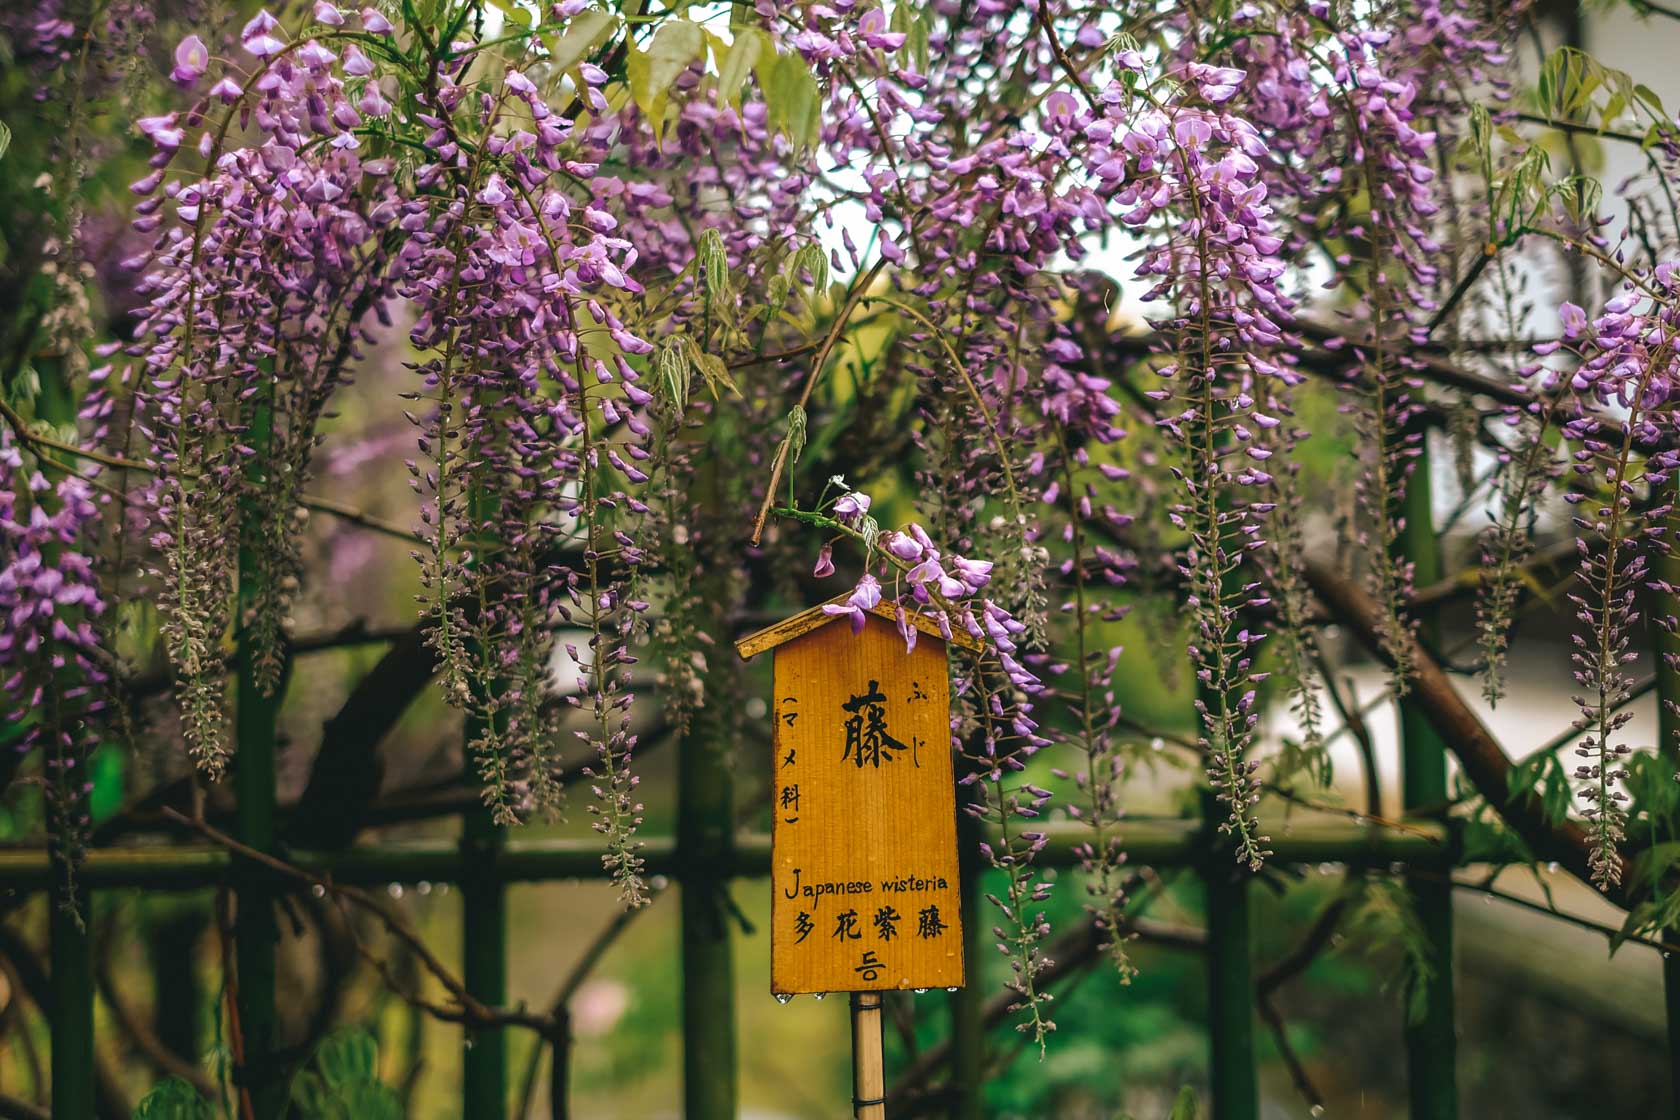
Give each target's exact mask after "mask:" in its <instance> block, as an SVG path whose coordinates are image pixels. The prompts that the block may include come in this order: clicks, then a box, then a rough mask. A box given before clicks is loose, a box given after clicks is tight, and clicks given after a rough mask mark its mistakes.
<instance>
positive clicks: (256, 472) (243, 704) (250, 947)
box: [233, 401, 288, 1120]
mask: <svg viewBox="0 0 1680 1120" xmlns="http://www.w3.org/2000/svg"><path fill="white" fill-rule="evenodd" d="M273 426H274V412H273V409H272V407H271V405H270V404H269V403H268V402H267V401H264V402H262V403H260V404H258V405H257V406H256V408H255V409H254V412H253V417H252V421H251V429H250V432H249V434H248V439H249V440H250V444H251V446H252V447H253V448H255V449H256V454H254V455H252V456H251V457H250V458H249V460H248V461H247V465H246V468H245V477H246V480H247V481H248V482H250V483H252V484H253V485H254V486H260V485H262V483H263V471H264V470H265V469H266V467H267V463H268V454H267V453H268V450H269V448H270V447H271V446H272V443H273V431H274V427H273ZM239 521H240V525H239V591H238V600H237V602H238V609H239V613H238V619H239V623H238V625H239V642H238V665H237V669H238V682H237V685H236V693H235V704H236V715H235V724H234V734H235V738H236V741H237V753H236V755H235V757H234V766H233V786H234V793H235V795H236V797H237V800H238V804H237V808H236V815H235V829H234V831H235V833H236V834H237V836H238V838H239V840H240V842H241V843H244V844H246V845H249V846H250V847H252V848H255V849H257V850H258V851H262V852H272V851H273V850H274V846H275V826H274V821H275V789H274V779H275V768H274V750H275V739H276V737H275V723H276V719H277V717H278V714H279V709H280V690H279V688H278V687H277V688H276V689H275V691H274V692H273V693H272V694H265V693H264V691H263V689H262V686H261V684H260V683H259V681H258V676H257V660H258V658H259V657H260V655H261V653H262V652H263V651H261V650H258V649H256V648H255V645H254V643H253V641H252V637H251V630H250V627H249V626H247V625H246V617H245V616H246V612H247V611H248V610H249V609H251V608H252V607H253V606H254V604H255V603H256V600H257V591H258V587H257V581H258V580H259V579H261V578H262V565H261V562H260V560H259V558H258V555H259V553H258V549H259V548H260V544H259V541H260V539H261V534H262V524H261V521H262V509H261V505H260V503H258V502H256V501H255V500H253V499H251V498H249V497H247V498H242V499H241V500H240V506H239ZM241 880H242V882H241ZM261 881H262V877H261V876H258V875H256V874H253V873H252V871H251V869H250V868H242V869H240V874H239V876H238V878H236V880H235V883H236V886H237V887H238V893H237V899H238V917H237V920H236V925H235V931H234V933H235V937H234V945H235V955H234V967H235V969H236V970H237V972H238V981H239V984H238V991H239V1001H238V1009H239V1030H240V1036H241V1038H242V1039H243V1042H244V1057H245V1064H244V1068H243V1069H242V1070H240V1071H239V1072H240V1076H241V1077H242V1078H243V1079H244V1081H243V1084H244V1085H245V1087H246V1088H247V1089H249V1091H250V1094H251V1105H252V1109H253V1111H254V1114H255V1120H279V1117H281V1116H282V1115H284V1113H285V1110H286V1103H287V1102H286V1097H287V1091H288V1089H287V1081H288V1078H287V1077H286V1071H285V1070H283V1069H282V1068H281V1067H280V1062H279V1059H278V1057H277V1055H276V1053H275V1052H276V1049H277V1047H278V1039H277V1037H276V1035H277V1029H278V1028H277V1016H276V1010H275V1003H274V985H275V949H276V944H277V942H278V939H279V936H280V933H279V927H278V925H277V923H276V921H275V916H274V896H273V893H272V892H271V891H270V890H267V889H264V888H262V887H260V886H259V885H258V884H259V883H260V882H261Z"/></svg>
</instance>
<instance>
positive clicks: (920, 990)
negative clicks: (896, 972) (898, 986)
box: [916, 988, 928, 996]
mask: <svg viewBox="0 0 1680 1120" xmlns="http://www.w3.org/2000/svg"><path fill="white" fill-rule="evenodd" d="M927 992H928V990H927V989H926V988H917V989H916V994H917V995H919V996H925V995H927Z"/></svg>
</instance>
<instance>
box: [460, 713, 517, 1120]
mask: <svg viewBox="0 0 1680 1120" xmlns="http://www.w3.org/2000/svg"><path fill="white" fill-rule="evenodd" d="M473 737H474V736H473V730H472V728H471V726H470V725H469V727H468V730H467V742H468V744H470V743H471V741H472V739H473ZM466 780H467V781H468V782H476V781H477V780H478V777H477V774H476V773H475V772H474V771H473V766H472V760H471V759H470V758H469V759H468V760H467V777H466ZM505 832H506V830H505V829H502V828H499V827H497V826H496V824H495V823H494V822H492V821H491V819H490V813H489V810H487V809H485V808H483V807H482V806H479V807H476V808H474V809H472V810H471V811H469V812H467V813H466V814H464V815H463V817H462V819H461V867H462V871H463V874H462V877H461V980H462V983H464V984H466V986H467V991H469V992H471V993H472V996H473V998H474V999H476V1000H478V1001H479V1002H480V1003H482V1004H484V1005H486V1006H487V1007H501V1006H502V1005H504V1004H505V1003H507V888H506V887H505V885H504V884H503V883H502V879H501V874H500V869H499V867H498V858H497V857H498V855H499V853H500V851H501V848H502V845H503V843H504V842H505V835H504V834H505ZM461 1100H462V1104H463V1106H464V1107H463V1114H464V1115H466V1116H471V1117H473V1118H474V1120H479V1118H480V1117H482V1118H483V1120H501V1118H502V1117H504V1116H506V1115H507V1034H506V1032H505V1031H503V1030H502V1029H501V1028H500V1027H484V1028H473V1027H468V1028H465V1029H464V1030H463V1032H462V1037H461Z"/></svg>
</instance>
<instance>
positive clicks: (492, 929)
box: [461, 420, 588, 1120]
mask: <svg viewBox="0 0 1680 1120" xmlns="http://www.w3.org/2000/svg"><path fill="white" fill-rule="evenodd" d="M587 422H588V421H587V420H585V423H587ZM493 508H494V507H493V506H492V505H491V503H489V502H488V500H487V499H486V497H485V496H484V494H483V493H482V492H481V491H480V490H479V489H478V488H477V487H474V488H473V489H472V490H471V492H470V493H469V494H468V496H467V516H468V518H469V520H470V521H471V523H472V525H473V531H474V532H475V533H479V532H483V531H484V530H483V528H482V527H483V526H484V525H485V524H486V523H487V522H488V521H489V515H490V514H491V512H492V511H493ZM475 551H476V550H475ZM471 562H472V563H476V559H475V560H474V561H471ZM474 648H475V651H476V649H477V647H476V645H475V647H474ZM474 687H475V688H483V689H489V690H493V693H499V692H500V690H501V684H500V682H497V681H486V682H481V683H479V684H477V685H475V686H474ZM491 719H492V720H495V721H497V723H498V724H499V723H500V722H501V721H502V719H503V717H502V715H501V714H500V713H499V712H498V713H494V714H493V715H492V716H491ZM485 729H486V728H485V725H484V724H483V723H482V722H480V720H479V719H478V718H477V717H473V716H469V717H468V718H467V720H466V722H465V725H464V727H463V729H462V733H461V734H462V738H461V769H462V781H463V783H464V784H465V785H466V786H467V788H469V789H477V788H480V787H481V785H482V781H481V779H480V777H479V773H478V768H477V767H476V766H475V765H474V764H473V742H474V741H475V740H476V739H478V738H479V736H480V735H481V734H482V733H483V732H484V730H485ZM505 832H506V830H505V829H503V828H500V827H498V826H497V824H496V822H495V821H494V820H492V819H491V815H490V810H489V808H488V807H487V806H485V805H484V804H483V803H480V804H478V805H475V806H473V808H471V809H469V810H467V811H466V812H465V813H463V814H461V869H462V871H463V873H464V874H463V877H462V879H461V982H462V983H463V984H465V985H466V988H467V991H468V992H469V993H471V994H472V996H473V998H474V999H476V1000H478V1001H479V1002H480V1003H482V1004H484V1005H485V1006H486V1007H500V1006H502V1005H503V1004H505V1003H506V1002H507V888H506V884H505V883H504V881H503V880H502V879H501V878H500V876H498V875H497V872H496V867H497V862H498V860H499V858H500V855H501V849H502V846H503V844H505V843H506V836H505V835H504V833H505ZM507 1096H508V1094H507V1035H506V1032H504V1031H503V1030H502V1029H501V1028H500V1027H486V1028H482V1029H474V1028H470V1027H466V1028H463V1029H462V1031H461V1106H462V1115H464V1116H470V1117H473V1118H474V1120H480V1118H482V1120H503V1117H505V1116H506V1115H507Z"/></svg>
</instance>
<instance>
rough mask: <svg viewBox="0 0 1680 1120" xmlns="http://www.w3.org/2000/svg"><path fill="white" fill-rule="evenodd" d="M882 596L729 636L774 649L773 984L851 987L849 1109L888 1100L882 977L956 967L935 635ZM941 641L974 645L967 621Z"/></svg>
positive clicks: (953, 833)
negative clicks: (856, 626)
mask: <svg viewBox="0 0 1680 1120" xmlns="http://www.w3.org/2000/svg"><path fill="white" fill-rule="evenodd" d="M893 617H894V616H893V612H892V610H891V609H890V608H886V607H877V608H876V609H875V610H874V611H872V612H869V613H866V614H865V616H864V626H863V629H862V630H861V631H859V632H857V633H853V632H852V628H851V627H850V626H849V625H847V624H846V622H845V617H844V616H837V615H831V614H825V613H823V610H822V608H821V607H820V606H819V607H814V608H812V609H811V610H808V611H805V612H803V613H802V614H798V615H795V616H793V617H792V618H789V619H786V620H784V621H782V622H779V623H777V624H776V625H774V626H772V627H770V628H769V629H766V630H763V631H760V632H759V633H757V634H754V635H752V636H750V637H747V638H743V639H741V640H740V641H739V642H737V643H736V645H735V648H736V650H737V651H738V652H739V653H740V655H741V656H742V657H743V658H750V657H754V656H756V655H757V654H760V653H763V652H765V651H766V650H772V649H773V650H775V651H776V652H775V664H774V669H773V677H774V681H775V685H774V687H775V692H774V702H773V703H772V705H771V718H772V720H773V721H774V728H775V730H774V736H773V739H774V745H773V747H772V750H773V751H774V752H775V756H774V759H773V760H772V766H771V774H772V786H771V797H772V801H771V807H772V811H773V813H774V817H773V818H772V823H771V834H770V847H771V856H770V866H771V872H770V878H771V883H770V885H771V892H772V895H771V911H770V926H771V935H770V990H771V991H772V992H773V993H774V994H775V995H776V997H777V998H778V999H781V1000H783V1001H785V1000H787V999H790V998H792V997H793V996H795V995H798V994H802V993H827V992H850V993H853V994H852V998H851V1010H852V1057H853V1074H854V1077H853V1094H854V1112H855V1114H856V1115H857V1116H859V1117H871V1118H874V1117H882V1116H884V1115H885V1107H884V1104H883V1098H884V1097H885V1076H884V1070H883V1065H882V1056H881V995H880V993H881V992H885V991H899V990H903V989H912V990H916V991H926V990H928V989H930V988H948V989H951V988H957V987H961V986H962V984H963V982H964V976H963V929H962V896H961V893H960V876H959V873H958V868H957V814H956V785H955V780H954V776H953V771H952V764H951V726H950V722H951V714H950V713H951V696H950V677H949V670H948V668H947V662H946V641H945V639H944V638H943V637H942V636H941V634H940V632H939V628H938V626H937V624H935V623H934V622H933V621H932V620H930V619H927V618H924V617H922V616H920V615H914V614H912V615H910V616H909V621H910V623H911V624H912V625H914V626H915V627H916V630H917V641H916V646H915V648H914V649H913V650H908V651H907V650H906V649H905V640H904V638H903V636H901V635H900V634H899V632H898V629H897V626H896V624H895V623H894V621H893ZM951 640H952V641H954V642H956V643H958V644H960V645H963V646H964V647H965V648H973V649H978V648H980V646H979V643H978V642H977V641H975V640H974V639H972V638H970V637H969V636H968V635H966V634H953V636H952V639H951Z"/></svg>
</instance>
